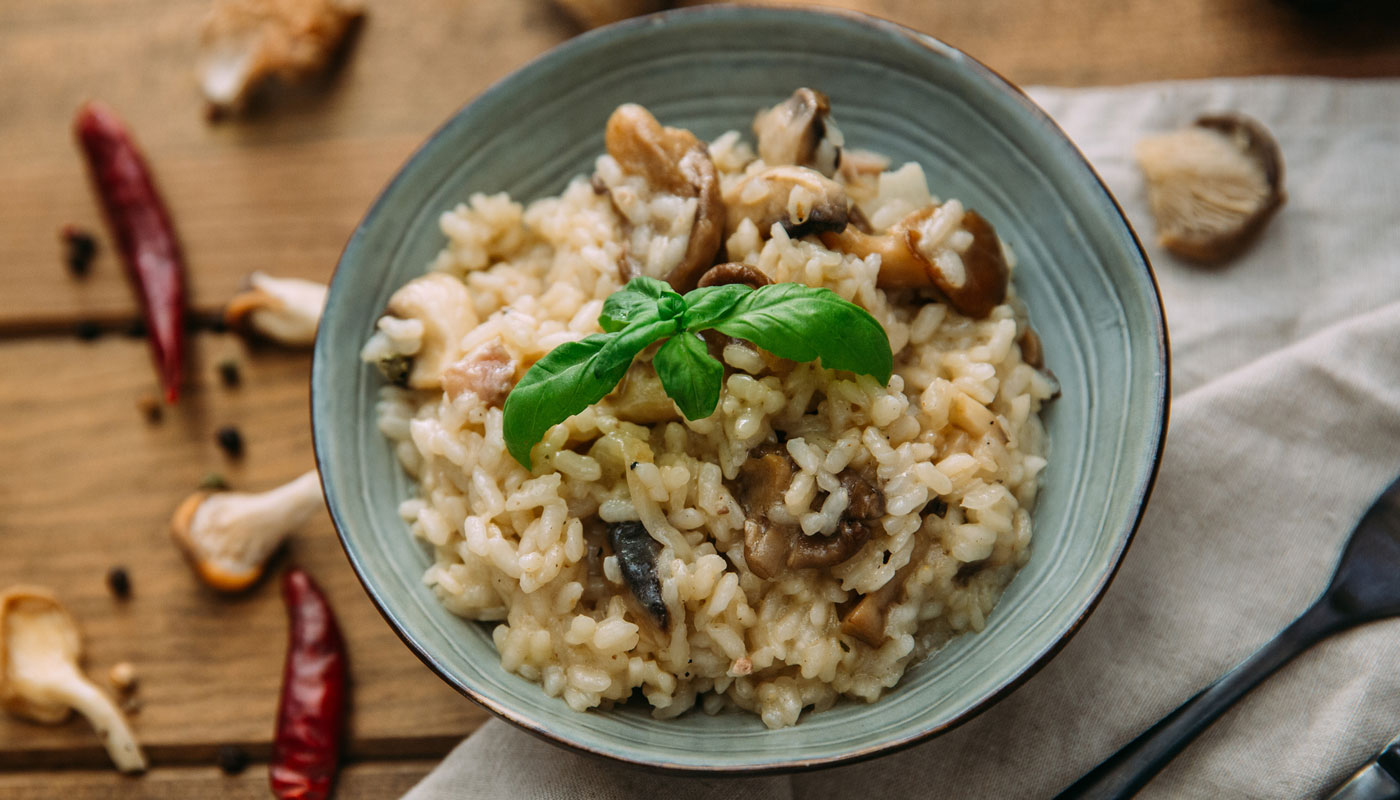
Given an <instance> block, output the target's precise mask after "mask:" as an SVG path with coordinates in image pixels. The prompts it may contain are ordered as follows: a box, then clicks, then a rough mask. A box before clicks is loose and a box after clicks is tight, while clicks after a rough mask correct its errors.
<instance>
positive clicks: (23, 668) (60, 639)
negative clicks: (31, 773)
mask: <svg viewBox="0 0 1400 800" xmlns="http://www.w3.org/2000/svg"><path fill="white" fill-rule="evenodd" d="M82 656H83V640H82V636H81V634H80V633H79V632H78V624H77V622H76V621H74V619H73V615H72V614H69V613H68V610H67V609H66V608H64V607H63V605H62V604H61V603H59V602H58V599H57V598H56V597H54V595H53V593H52V592H50V591H48V590H47V589H42V588H39V587H36V586H15V587H13V588H11V589H9V590H8V591H6V592H5V593H4V594H3V595H0V704H2V705H4V707H5V710H6V711H8V712H10V713H11V714H14V715H16V716H20V717H24V718H26V719H30V720H33V721H35V722H42V723H45V724H49V725H56V724H58V723H60V722H63V721H64V720H66V719H68V715H69V714H70V713H71V712H72V711H74V710H76V711H77V712H78V713H79V714H82V715H83V716H84V717H87V719H88V722H90V723H92V727H93V730H95V731H97V735H98V736H99V737H101V739H102V744H103V745H104V746H105V747H106V748H107V755H109V756H110V757H111V758H112V763H113V764H115V765H116V766H117V769H119V770H121V771H122V772H143V771H144V770H145V769H146V756H145V754H144V753H142V752H141V746H140V745H139V744H137V743H136V737H135V735H133V734H132V732H131V727H130V726H129V725H127V722H126V718H125V717H123V716H122V712H121V710H120V709H118V708H117V706H116V704H115V703H114V702H113V701H112V699H111V698H110V697H108V696H107V695H106V694H105V693H103V691H102V690H101V689H99V688H97V685H96V684H94V683H93V682H92V681H91V680H90V679H89V678H88V677H87V676H86V675H84V674H83V671H82V669H80V668H79V666H78V664H79V662H80V661H81V660H82Z"/></svg>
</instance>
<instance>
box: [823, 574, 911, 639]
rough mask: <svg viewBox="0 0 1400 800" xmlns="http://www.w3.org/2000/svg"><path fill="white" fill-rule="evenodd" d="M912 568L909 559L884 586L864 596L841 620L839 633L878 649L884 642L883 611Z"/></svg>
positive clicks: (901, 586) (897, 594) (894, 596)
mask: <svg viewBox="0 0 1400 800" xmlns="http://www.w3.org/2000/svg"><path fill="white" fill-rule="evenodd" d="M913 568H914V561H913V560H912V559H911V560H910V561H909V563H908V564H905V565H904V566H903V567H900V568H899V569H898V570H896V571H895V573H894V575H892V576H891V577H890V579H889V580H888V581H886V582H885V585H884V586H881V587H880V588H878V589H876V590H875V591H873V592H870V593H869V594H867V595H865V596H864V597H862V598H861V599H860V601H859V602H857V603H856V604H855V606H854V607H853V608H851V610H850V611H848V612H846V615H845V616H844V617H842V618H841V632H842V633H844V634H846V635H847V636H854V637H855V638H857V639H859V640H861V641H862V642H865V643H866V644H868V645H870V646H871V647H879V646H880V643H881V642H883V641H885V610H886V609H887V608H888V607H889V604H890V603H892V602H894V599H895V598H896V597H898V596H899V593H900V591H901V590H902V589H903V588H904V583H905V579H906V578H907V577H908V576H909V572H910V571H911V570H912V569H913Z"/></svg>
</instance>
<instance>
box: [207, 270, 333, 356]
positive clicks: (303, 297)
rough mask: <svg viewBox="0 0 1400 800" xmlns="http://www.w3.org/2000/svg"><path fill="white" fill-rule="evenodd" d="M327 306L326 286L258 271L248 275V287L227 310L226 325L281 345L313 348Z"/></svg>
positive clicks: (234, 298) (225, 315)
mask: <svg viewBox="0 0 1400 800" xmlns="http://www.w3.org/2000/svg"><path fill="white" fill-rule="evenodd" d="M325 306H326V285H325V284H323V283H316V282H315V281H306V280H301V279H300V278H274V277H272V276H270V275H266V274H264V273H261V272H254V273H253V274H252V275H249V276H248V288H247V289H245V290H243V291H241V292H239V293H238V294H236V295H234V296H233V299H231V300H229V301H228V305H227V306H225V307H224V322H226V323H227V324H228V325H229V327H231V328H239V329H242V330H246V331H249V332H251V333H255V334H258V335H259V336H263V337H266V338H268V339H271V340H273V341H275V342H279V343H281V344H285V345H292V346H310V345H312V344H314V343H315V342H316V326H317V325H319V324H320V322H321V310H322V309H323V308H325Z"/></svg>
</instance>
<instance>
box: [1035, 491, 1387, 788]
mask: <svg viewBox="0 0 1400 800" xmlns="http://www.w3.org/2000/svg"><path fill="white" fill-rule="evenodd" d="M1397 615H1400V479H1396V481H1395V482H1394V483H1392V484H1390V486H1389V487H1387V488H1386V490H1385V491H1384V492H1381V495H1380V497H1378V498H1376V500H1375V502H1374V503H1372V505H1371V507H1370V508H1369V509H1368V510H1367V511H1366V514H1365V516H1363V517H1362V518H1361V521H1360V522H1358V523H1357V525H1356V529H1355V530H1354V531H1352V534H1351V538H1350V539H1349V540H1347V543H1346V547H1345V548H1344V549H1343V550H1342V557H1341V560H1340V561H1338V562H1337V568H1336V571H1335V572H1334V573H1333V574H1332V581H1331V583H1329V584H1328V586H1327V588H1326V589H1324V590H1323V591H1322V594H1320V595H1318V597H1317V599H1316V600H1314V601H1313V604H1312V605H1311V606H1309V607H1308V609H1307V610H1306V611H1304V612H1303V613H1302V614H1301V615H1299V617H1298V618H1297V619H1295V620H1294V621H1293V622H1292V623H1290V624H1289V625H1288V627H1286V628H1284V629H1283V630H1282V631H1280V632H1279V634H1278V635H1277V636H1275V637H1274V638H1273V639H1272V640H1270V641H1269V642H1268V643H1267V644H1265V645H1264V646H1263V647H1261V648H1259V650H1258V651H1257V652H1255V653H1254V655H1252V656H1250V657H1249V658H1247V659H1245V660H1244V661H1242V662H1240V664H1238V665H1237V666H1236V667H1235V668H1234V669H1232V670H1230V671H1229V672H1227V673H1225V675H1224V676H1222V677H1221V678H1220V679H1219V680H1217V681H1216V682H1215V683H1212V684H1211V685H1210V686H1207V687H1206V688H1205V689H1202V690H1201V691H1200V692H1199V693H1197V694H1196V696H1195V697H1192V698H1191V699H1190V700H1187V701H1186V702H1185V703H1182V704H1181V706H1180V707H1178V708H1177V709H1176V710H1175V711H1173V712H1171V713H1170V714H1168V715H1167V716H1165V717H1163V718H1162V719H1161V720H1160V721H1159V722H1157V724H1155V725H1153V726H1152V727H1151V728H1148V729H1147V730H1146V731H1144V732H1143V733H1142V734H1140V735H1139V736H1138V737H1137V738H1136V739H1134V740H1132V741H1131V742H1129V743H1128V744H1126V745H1124V746H1123V748H1122V749H1121V750H1119V751H1118V752H1117V753H1114V754H1113V755H1112V756H1109V757H1108V759H1107V760H1105V761H1104V762H1103V763H1102V764H1099V765H1098V766H1097V767H1095V768H1094V769H1093V770H1091V771H1090V772H1089V773H1087V774H1086V775H1084V777H1082V778H1080V779H1079V780H1077V781H1075V782H1074V783H1073V784H1072V785H1071V786H1070V787H1069V788H1067V789H1065V790H1064V791H1063V792H1061V793H1060V794H1059V795H1057V796H1056V800H1070V798H1105V799H1106V798H1121V797H1131V796H1132V795H1134V794H1135V793H1136V792H1137V791H1138V790H1139V789H1141V788H1142V787H1143V786H1145V785H1146V784H1147V782H1148V781H1150V780H1152V776H1154V775H1156V774H1157V773H1158V772H1159V771H1161V769H1162V767H1164V766H1166V765H1167V762H1169V761H1171V760H1172V758H1174V757H1175V756H1176V754H1177V753H1180V752H1181V751H1182V750H1183V749H1185V747H1186V746H1187V745H1188V744H1190V743H1191V741H1192V740H1193V739H1195V738H1196V737H1197V736H1198V735H1200V733H1201V732H1202V731H1204V730H1205V729H1206V728H1208V727H1210V724H1211V723H1212V722H1214V721H1215V720H1216V719H1217V718H1218V717H1219V716H1220V715H1221V714H1223V713H1225V711H1226V710H1227V709H1229V708H1230V706H1232V705H1234V703H1235V701H1237V700H1239V699H1240V698H1241V697H1243V696H1244V695H1245V694H1246V693H1247V692H1249V690H1250V689H1253V688H1254V687H1255V686H1257V685H1258V684H1259V683H1260V682H1261V681H1263V680H1264V679H1265V678H1267V677H1269V676H1270V675H1272V674H1273V673H1274V672H1275V671H1276V670H1278V669H1279V668H1280V667H1282V666H1283V665H1284V664H1286V663H1288V661H1289V660H1290V659H1292V658H1293V657H1294V656H1296V655H1298V654H1299V653H1301V652H1303V651H1304V650H1306V649H1308V648H1309V647H1311V646H1312V645H1314V644H1316V643H1317V642H1319V641H1321V640H1322V639H1325V638H1327V637H1328V636H1331V635H1332V634H1334V633H1337V632H1338V631H1343V630H1346V629H1348V628H1352V627H1355V626H1357V625H1361V624H1364V623H1367V622H1372V621H1375V620H1378V619H1384V618H1386V617H1393V616H1397Z"/></svg>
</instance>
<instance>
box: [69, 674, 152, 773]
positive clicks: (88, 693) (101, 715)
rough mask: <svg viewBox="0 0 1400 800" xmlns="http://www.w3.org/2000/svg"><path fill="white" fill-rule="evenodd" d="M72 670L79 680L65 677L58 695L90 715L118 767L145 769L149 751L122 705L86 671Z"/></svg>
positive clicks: (132, 770) (139, 770) (88, 719)
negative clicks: (140, 740) (144, 750)
mask: <svg viewBox="0 0 1400 800" xmlns="http://www.w3.org/2000/svg"><path fill="white" fill-rule="evenodd" d="M73 671H74V673H75V677H76V680H73V679H69V680H64V681H62V686H59V687H55V689H54V697H55V699H58V700H61V701H62V702H64V703H67V704H68V705H70V706H72V707H73V708H74V709H75V710H77V712H78V713H79V714H82V715H83V716H84V717H86V718H87V721H88V722H89V723H91V724H92V729H93V730H94V731H96V732H97V735H98V737H99V738H100V739H102V744H103V746H104V747H106V748H107V755H108V756H110V757H111V758H112V763H113V764H115V765H116V767H117V769H119V770H121V771H122V772H145V771H146V754H145V753H143V752H141V746H140V745H138V744H137V743H136V735H135V734H133V733H132V732H131V726H129V725H127V722H126V717H125V716H123V715H122V712H121V709H119V708H117V704H116V703H115V702H113V701H112V698H110V697H108V696H107V695H106V694H105V693H104V692H103V691H102V690H101V689H99V688H97V686H96V685H94V684H93V682H92V681H90V680H88V678H87V677H86V676H85V675H83V674H82V673H79V672H78V671H77V670H76V669H75V670H73Z"/></svg>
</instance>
